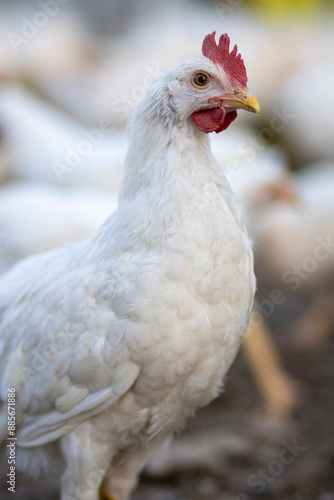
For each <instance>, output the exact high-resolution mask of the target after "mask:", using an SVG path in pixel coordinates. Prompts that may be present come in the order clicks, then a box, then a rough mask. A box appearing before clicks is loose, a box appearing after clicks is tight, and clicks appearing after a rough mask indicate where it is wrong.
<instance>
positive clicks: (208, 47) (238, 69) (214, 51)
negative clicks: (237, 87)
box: [202, 31, 247, 87]
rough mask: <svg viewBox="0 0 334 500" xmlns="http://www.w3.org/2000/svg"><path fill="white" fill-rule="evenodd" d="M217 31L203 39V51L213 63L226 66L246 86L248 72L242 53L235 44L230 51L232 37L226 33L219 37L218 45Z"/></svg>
mask: <svg viewBox="0 0 334 500" xmlns="http://www.w3.org/2000/svg"><path fill="white" fill-rule="evenodd" d="M215 35H216V32H215V31H214V32H213V33H211V35H206V37H205V38H204V40H203V45H202V53H203V56H205V57H208V58H209V59H210V60H211V61H212V62H213V63H215V64H219V65H220V66H222V67H223V68H224V71H225V73H228V74H229V76H230V77H232V78H234V79H235V80H237V81H238V82H239V83H241V85H243V86H244V87H246V83H247V74H246V68H245V65H244V62H243V60H242V59H241V55H240V54H238V53H237V52H238V47H237V46H236V45H235V46H234V47H233V50H232V52H230V37H229V36H228V35H227V34H226V33H225V34H224V35H222V36H221V37H220V38H219V42H218V45H217V44H216V40H215Z"/></svg>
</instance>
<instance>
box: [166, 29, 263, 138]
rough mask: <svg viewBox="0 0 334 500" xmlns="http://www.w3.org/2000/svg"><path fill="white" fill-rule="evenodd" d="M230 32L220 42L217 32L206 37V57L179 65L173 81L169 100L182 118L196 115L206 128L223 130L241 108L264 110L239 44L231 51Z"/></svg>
mask: <svg viewBox="0 0 334 500" xmlns="http://www.w3.org/2000/svg"><path fill="white" fill-rule="evenodd" d="M229 45H230V39H229V37H228V35H227V34H224V35H222V36H221V37H220V39H219V43H218V45H217V44H216V41H215V32H213V33H211V34H210V35H207V36H206V37H205V38H204V41H203V46H202V52H203V56H204V58H203V59H190V60H188V61H186V62H185V63H183V64H181V65H180V66H178V67H177V68H175V72H174V75H173V76H174V78H173V80H172V81H170V82H169V83H170V84H169V104H170V106H171V108H172V110H173V111H174V112H175V113H177V115H178V116H179V117H180V118H181V119H187V118H190V117H191V118H192V120H193V122H194V123H195V125H196V126H197V127H198V128H199V129H200V130H201V131H202V132H206V133H209V132H216V133H219V132H221V131H222V130H225V129H226V128H227V127H228V126H229V125H230V124H231V122H232V121H233V120H234V119H235V118H236V116H237V111H236V110H237V109H245V110H247V111H252V112H254V113H257V114H259V113H260V106H259V103H258V102H257V100H256V99H255V97H254V96H252V95H251V94H250V92H249V90H248V88H247V86H246V83H247V75H246V68H245V65H244V62H243V60H242V59H241V56H240V54H238V53H237V50H238V49H237V46H236V45H235V46H234V48H233V50H232V51H231V52H230V51H229Z"/></svg>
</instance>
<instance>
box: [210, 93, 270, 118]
mask: <svg viewBox="0 0 334 500" xmlns="http://www.w3.org/2000/svg"><path fill="white" fill-rule="evenodd" d="M215 101H222V102H223V106H224V105H225V106H226V107H228V108H234V109H245V110H246V111H251V112H252V113H256V114H257V115H259V114H260V104H259V103H258V101H257V99H256V98H255V97H254V96H253V95H251V94H249V95H247V96H246V95H243V94H239V95H235V96H233V97H228V96H224V95H222V96H219V97H216V98H212V99H210V102H215Z"/></svg>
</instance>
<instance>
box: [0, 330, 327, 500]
mask: <svg viewBox="0 0 334 500" xmlns="http://www.w3.org/2000/svg"><path fill="white" fill-rule="evenodd" d="M276 340H277V341H279V339H276ZM284 345H286V344H285V343H284V342H282V346H281V352H282V355H283V360H284V365H285V367H286V368H287V370H288V371H289V373H290V374H292V375H293V376H295V377H296V378H297V379H299V380H300V381H301V382H302V383H303V384H302V386H303V391H302V392H303V397H302V402H301V404H300V406H299V407H298V408H297V409H296V411H295V412H294V414H293V415H292V418H291V419H290V420H289V421H288V422H273V421H272V420H268V419H267V418H266V417H265V416H264V414H263V411H262V406H261V400H260V398H259V395H258V393H257V391H256V388H255V386H254V383H253V381H252V379H251V377H250V374H249V371H248V368H247V366H246V364H245V361H244V359H243V357H242V355H241V354H240V353H239V355H238V357H237V360H236V362H235V363H234V365H233V366H232V368H231V370H230V372H229V375H228V380H227V382H226V389H225V392H224V394H222V395H221V396H220V397H219V398H218V399H216V400H215V401H214V402H212V404H211V405H209V406H208V407H207V408H204V409H202V410H200V411H198V413H197V415H196V417H195V418H194V419H191V420H190V421H189V422H188V425H187V427H186V429H185V430H184V431H182V433H181V434H180V435H179V436H177V437H176V438H175V440H174V442H173V444H172V445H171V446H170V447H169V449H168V450H167V451H166V450H165V451H164V452H162V453H160V454H159V455H158V456H157V457H156V458H155V459H154V460H153V462H152V463H151V465H150V466H149V467H148V468H147V469H146V470H145V471H144V472H143V474H142V476H141V480H140V484H139V486H138V488H137V490H136V492H135V493H134V496H133V500H232V499H233V500H264V499H266V500H334V418H333V415H334V362H333V360H334V338H333V336H332V338H331V339H330V340H329V341H328V343H327V344H326V345H325V346H324V347H320V348H318V349H313V350H312V352H306V353H305V352H296V351H295V352H291V351H289V349H288V348H287V347H284ZM2 484H3V482H2ZM17 486H18V487H17V492H16V493H15V495H13V493H9V492H8V491H7V490H6V488H3V489H1V490H0V499H1V500H8V499H10V498H15V499H16V500H42V499H43V500H56V499H57V498H58V496H57V495H56V494H54V493H51V491H50V488H49V485H45V484H44V485H36V486H34V487H27V486H25V483H24V481H23V480H21V479H20V478H18V485H17Z"/></svg>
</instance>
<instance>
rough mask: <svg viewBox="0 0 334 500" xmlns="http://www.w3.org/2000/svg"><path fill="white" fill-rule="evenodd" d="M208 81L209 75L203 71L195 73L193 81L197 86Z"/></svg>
mask: <svg viewBox="0 0 334 500" xmlns="http://www.w3.org/2000/svg"><path fill="white" fill-rule="evenodd" d="M208 81H209V77H208V76H207V75H206V74H205V73H196V75H195V76H194V78H193V82H194V84H195V85H197V87H204V85H206V84H207V83H208Z"/></svg>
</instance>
